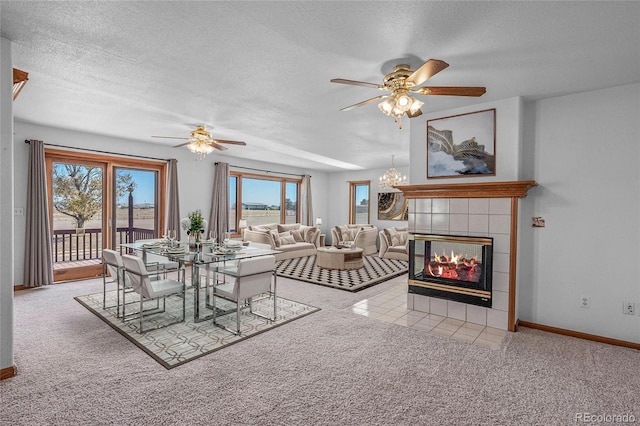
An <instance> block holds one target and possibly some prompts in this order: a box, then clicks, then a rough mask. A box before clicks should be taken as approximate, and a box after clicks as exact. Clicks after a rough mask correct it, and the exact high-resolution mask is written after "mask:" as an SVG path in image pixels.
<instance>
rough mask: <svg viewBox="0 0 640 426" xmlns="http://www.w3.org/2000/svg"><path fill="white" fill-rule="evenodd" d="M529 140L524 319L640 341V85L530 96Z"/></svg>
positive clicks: (525, 161) (521, 290) (524, 203)
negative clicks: (532, 184) (629, 309)
mask: <svg viewBox="0 0 640 426" xmlns="http://www.w3.org/2000/svg"><path fill="white" fill-rule="evenodd" d="M524 140H525V144H524V152H523V163H522V166H523V167H522V169H523V174H524V175H525V176H526V178H529V179H535V180H536V181H537V182H538V184H539V187H537V188H534V189H533V190H531V191H530V192H529V196H528V197H527V198H525V199H523V200H522V202H521V209H522V211H523V216H525V219H524V220H527V219H526V218H529V219H528V220H529V221H530V220H531V219H530V217H533V216H542V217H544V218H545V219H546V227H545V228H531V227H530V226H523V227H522V230H521V234H520V242H521V244H522V245H521V247H520V248H519V254H520V256H519V257H520V259H522V260H523V261H522V262H520V264H521V265H520V267H521V269H520V271H519V277H520V279H519V282H520V284H519V286H518V313H519V318H520V319H521V320H526V321H531V322H535V323H539V324H545V325H550V326H555V327H560V328H565V329H569V330H575V331H580V332H585V333H590V334H595V335H600V336H606V337H610V338H617V339H621V340H625V341H631V342H636V343H640V316H638V312H636V315H635V316H628V315H623V314H622V303H623V301H631V302H635V303H636V311H638V309H640V278H638V277H639V276H640V266H639V263H638V259H639V258H640V226H638V218H640V169H639V168H638V160H639V159H640V84H634V85H628V86H621V87H615V88H610V89H605V90H598V91H591V92H586V93H579V94H574V95H569V96H563V97H556V98H551V99H545V100H540V101H537V102H532V103H527V104H526V106H525V125H524ZM529 223H530V222H529ZM582 296H586V297H589V298H590V304H591V306H590V307H589V308H581V307H580V306H579V300H580V298H581V297H582Z"/></svg>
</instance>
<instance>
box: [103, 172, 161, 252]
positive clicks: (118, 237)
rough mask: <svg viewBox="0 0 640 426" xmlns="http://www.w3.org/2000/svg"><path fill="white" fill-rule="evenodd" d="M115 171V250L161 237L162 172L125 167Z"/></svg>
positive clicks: (113, 215) (113, 244)
mask: <svg viewBox="0 0 640 426" xmlns="http://www.w3.org/2000/svg"><path fill="white" fill-rule="evenodd" d="M114 170H115V173H114V182H113V188H114V189H115V191H114V192H113V193H114V195H115V201H114V203H113V207H114V212H113V214H112V215H111V217H113V218H115V229H114V230H115V232H114V233H113V243H112V246H113V247H117V246H118V245H119V244H120V243H130V242H134V241H136V240H144V239H149V238H156V237H158V235H159V226H160V223H159V220H158V219H159V216H160V215H159V212H158V201H157V192H158V172H157V171H154V170H140V169H131V168H123V167H116V168H115V169H114Z"/></svg>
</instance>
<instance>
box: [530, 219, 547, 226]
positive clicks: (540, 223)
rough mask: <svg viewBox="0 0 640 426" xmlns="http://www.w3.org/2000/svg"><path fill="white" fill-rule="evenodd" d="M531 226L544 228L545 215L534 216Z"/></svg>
mask: <svg viewBox="0 0 640 426" xmlns="http://www.w3.org/2000/svg"><path fill="white" fill-rule="evenodd" d="M531 226H533V227H534V228H544V227H545V223H544V217H532V218H531Z"/></svg>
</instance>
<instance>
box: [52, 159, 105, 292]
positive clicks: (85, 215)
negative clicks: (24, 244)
mask: <svg viewBox="0 0 640 426" xmlns="http://www.w3.org/2000/svg"><path fill="white" fill-rule="evenodd" d="M104 175H105V167H104V164H100V163H97V162H88V161H83V162H77V161H73V159H68V160H61V161H52V163H51V180H52V191H51V206H52V207H53V208H52V209H51V217H52V221H51V223H52V227H51V228H52V232H53V236H52V249H53V250H52V253H53V265H54V271H53V272H54V280H56V281H62V280H67V279H76V278H78V277H79V276H84V275H88V276H92V275H97V273H99V271H98V269H97V265H98V264H99V259H100V257H101V255H102V246H103V236H104V235H105V221H104V218H105V215H104V206H105V203H104V197H103V188H104Z"/></svg>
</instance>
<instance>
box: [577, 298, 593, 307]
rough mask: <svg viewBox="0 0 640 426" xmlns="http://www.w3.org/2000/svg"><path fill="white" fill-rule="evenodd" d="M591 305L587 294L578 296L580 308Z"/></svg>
mask: <svg viewBox="0 0 640 426" xmlns="http://www.w3.org/2000/svg"><path fill="white" fill-rule="evenodd" d="M590 306H591V300H590V299H589V296H582V297H581V298H580V307H581V308H588V307H590Z"/></svg>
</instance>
